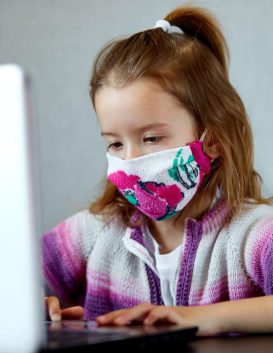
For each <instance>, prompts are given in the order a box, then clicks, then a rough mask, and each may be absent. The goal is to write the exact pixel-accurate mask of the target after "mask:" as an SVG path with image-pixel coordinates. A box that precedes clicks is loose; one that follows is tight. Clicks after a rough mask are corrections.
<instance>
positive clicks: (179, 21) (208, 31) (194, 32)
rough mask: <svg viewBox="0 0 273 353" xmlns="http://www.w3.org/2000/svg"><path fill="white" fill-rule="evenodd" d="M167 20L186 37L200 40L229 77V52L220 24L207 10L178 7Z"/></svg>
mask: <svg viewBox="0 0 273 353" xmlns="http://www.w3.org/2000/svg"><path fill="white" fill-rule="evenodd" d="M165 20H166V21H168V22H169V23H170V24H171V25H172V26H176V27H178V28H180V29H181V30H182V31H183V32H184V34H185V35H187V36H189V37H192V38H195V39H197V40H200V41H201V42H202V43H204V44H205V45H206V46H207V47H208V48H209V49H210V50H211V51H212V53H213V54H214V56H215V57H216V58H217V59H218V61H219V63H220V64H221V66H222V69H223V71H224V72H225V73H226V75H228V64H229V50H228V46H227V43H226V40H225V37H224V36H223V34H222V32H221V31H220V24H219V23H218V21H217V20H216V18H215V17H213V16H212V15H211V14H210V13H209V12H208V11H207V10H206V9H203V8H199V7H198V8H195V7H189V6H187V5H185V6H181V7H178V8H177V9H175V10H173V11H172V12H170V13H169V14H168V15H167V16H166V17H165Z"/></svg>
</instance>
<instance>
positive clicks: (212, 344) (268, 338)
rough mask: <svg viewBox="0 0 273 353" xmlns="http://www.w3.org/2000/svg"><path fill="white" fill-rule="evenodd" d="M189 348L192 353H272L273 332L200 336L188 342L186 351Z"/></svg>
mask: <svg viewBox="0 0 273 353" xmlns="http://www.w3.org/2000/svg"><path fill="white" fill-rule="evenodd" d="M187 350H188V351H189V352H190V353H237V352H239V353H270V352H273V334H270V335H248V336H247V335H245V336H235V337H213V338H209V337H207V338H198V339H196V340H193V341H191V342H189V343H188V344H187V349H186V350H185V351H184V352H187ZM178 351H179V350H177V352H178ZM180 352H183V350H180Z"/></svg>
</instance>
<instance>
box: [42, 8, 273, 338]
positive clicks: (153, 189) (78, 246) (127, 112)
mask: <svg viewBox="0 0 273 353" xmlns="http://www.w3.org/2000/svg"><path fill="white" fill-rule="evenodd" d="M171 26H175V27H176V30H172V29H174V28H173V27H172V28H171ZM227 60H228V48H227V45H226V42H225V39H224V37H223V34H222V33H221V31H220V29H219V25H218V24H217V22H216V20H215V19H214V18H213V17H212V15H211V14H210V13H208V12H207V11H206V10H204V9H201V8H196V7H192V6H183V7H180V8H178V9H176V10H175V11H173V12H171V13H170V14H168V15H167V16H166V18H165V20H161V21H158V22H157V24H156V27H155V28H153V29H148V30H146V31H143V32H140V33H136V34H134V35H133V36H130V37H129V38H125V39H121V40H116V41H113V42H111V43H110V44H108V45H106V46H105V47H104V48H103V49H102V51H101V52H100V53H99V55H98V57H97V59H96V61H95V63H94V68H93V72H92V78H91V84H90V86H91V98H92V102H93V105H94V108H95V110H96V113H97V116H98V121H99V125H100V129H101V134H102V136H103V137H104V138H105V140H106V143H107V159H108V171H107V181H106V183H105V189H104V191H103V193H102V195H101V196H100V197H99V198H98V199H97V200H96V201H95V202H94V203H93V204H92V205H91V206H90V208H89V209H88V210H84V211H82V212H79V213H77V214H75V215H74V216H72V217H71V218H69V219H67V220H65V221H64V222H63V223H61V224H60V225H58V226H56V227H55V228H54V229H53V230H52V231H51V232H49V233H47V234H45V235H44V236H43V264H44V265H43V266H44V275H45V279H46V282H47V285H48V287H49V288H50V289H51V293H52V291H53V293H54V295H51V296H49V297H47V298H46V303H47V308H48V313H49V316H50V317H51V319H52V320H60V319H61V318H76V319H77V318H78V319H80V318H82V317H83V318H84V319H86V320H94V319H96V320H97V323H98V324H99V325H107V324H114V325H125V324H128V323H130V322H133V321H138V322H142V323H143V324H145V325H151V324H156V323H159V322H161V321H163V322H168V323H174V324H179V325H181V326H189V325H197V326H198V327H199V331H198V334H199V335H210V334H215V333H223V332H230V331H242V332H264V331H271V332H272V331H273V297H272V296H271V295H272V294H273V273H272V261H273V208H272V206H271V205H270V202H271V200H266V199H263V198H262V196H261V191H260V177H259V175H258V174H257V173H256V172H255V170H254V169H253V142H252V135H251V130H250V125H249V122H248V119H247V114H246V112H245V109H244V105H243V103H242V101H241V99H240V97H239V96H238V94H237V92H236V91H235V89H234V88H233V87H232V85H231V83H230V82H229V79H228V69H227ZM271 242H272V244H271ZM55 295H56V296H55ZM60 302H61V303H62V305H66V306H68V307H67V308H65V309H62V310H61V305H60Z"/></svg>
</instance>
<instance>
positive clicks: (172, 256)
mask: <svg viewBox="0 0 273 353" xmlns="http://www.w3.org/2000/svg"><path fill="white" fill-rule="evenodd" d="M144 232H145V245H146V247H147V249H148V251H149V253H150V255H151V256H152V258H153V259H154V262H155V267H156V269H157V271H158V273H159V278H160V287H161V294H162V299H163V302H164V304H165V305H170V306H174V305H175V304H176V298H175V293H174V288H175V285H176V284H175V280H176V278H175V277H176V276H175V275H176V272H177V267H178V261H179V258H180V254H181V247H182V244H181V245H179V246H178V247H177V248H175V249H174V250H173V251H171V252H170V253H168V254H160V253H159V244H158V243H157V242H156V241H155V239H154V238H153V236H152V234H151V232H150V230H149V228H148V226H147V225H145V226H144Z"/></svg>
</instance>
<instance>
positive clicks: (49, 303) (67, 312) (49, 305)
mask: <svg viewBox="0 0 273 353" xmlns="http://www.w3.org/2000/svg"><path fill="white" fill-rule="evenodd" d="M45 308H46V313H47V315H48V316H49V319H50V320H52V321H60V320H62V319H67V320H81V319H83V307H81V306H71V307H70V308H65V309H61V305H60V301H59V299H58V298H57V297H53V296H50V297H45Z"/></svg>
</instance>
